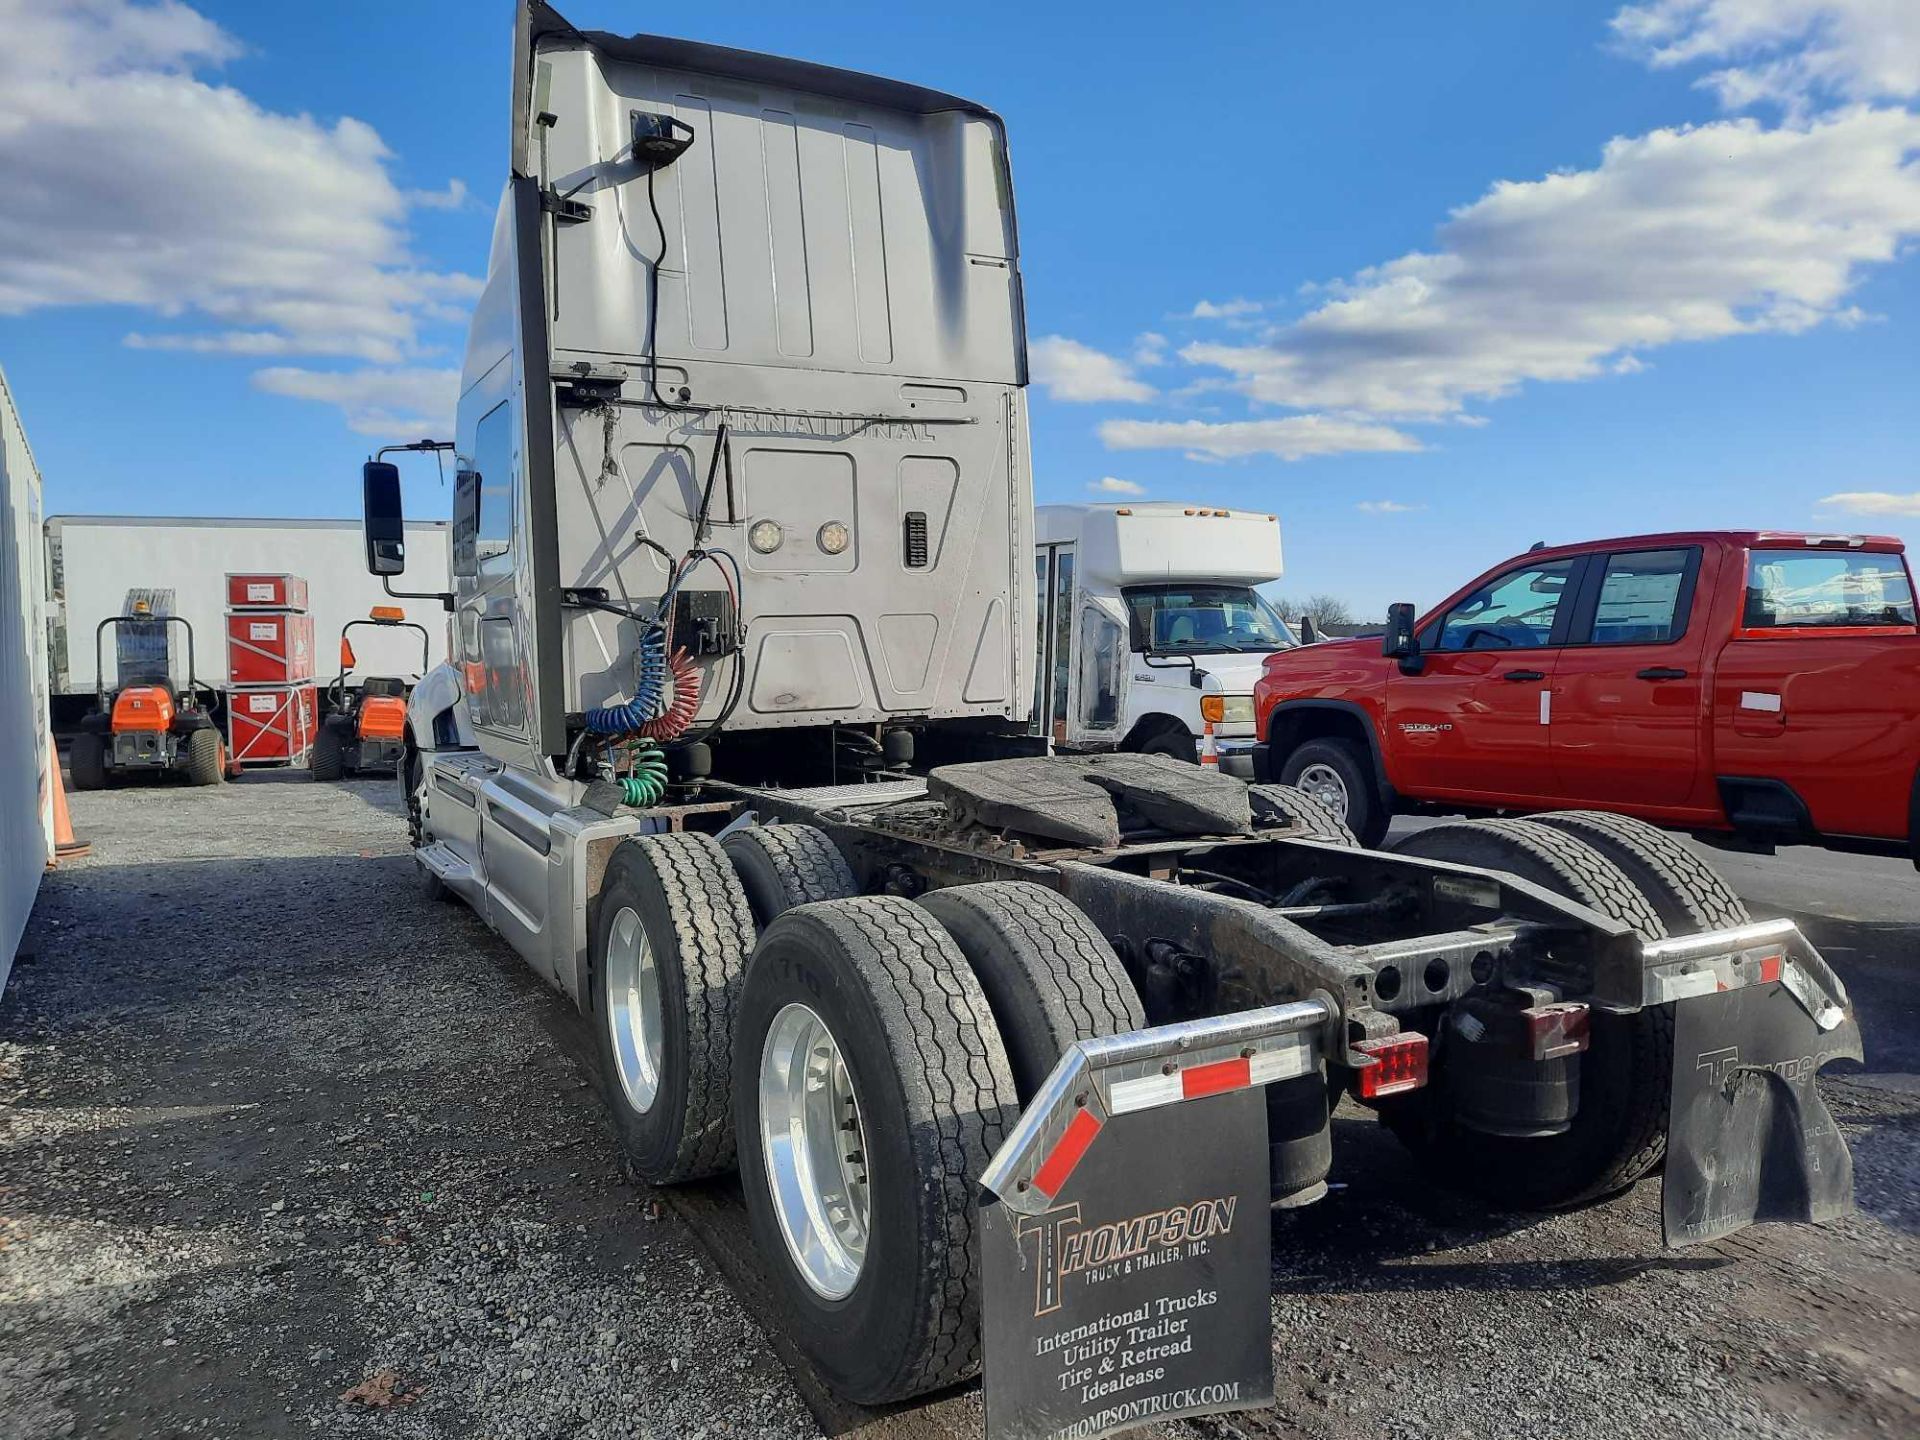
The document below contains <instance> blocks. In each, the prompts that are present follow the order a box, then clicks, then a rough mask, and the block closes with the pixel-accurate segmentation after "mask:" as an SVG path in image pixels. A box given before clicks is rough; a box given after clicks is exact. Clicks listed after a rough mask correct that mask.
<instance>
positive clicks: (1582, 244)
mask: <svg viewBox="0 0 1920 1440" xmlns="http://www.w3.org/2000/svg"><path fill="white" fill-rule="evenodd" d="M1917 152H1920V116H1916V115H1913V114H1910V113H1908V112H1906V111H1904V110H1893V109H1878V110H1875V109H1863V108H1856V109H1852V110H1848V111H1845V112H1842V113H1839V114H1836V115H1833V116H1831V117H1829V118H1827V119H1824V120H1822V121H1820V122H1818V123H1814V124H1811V125H1808V126H1804V127H1794V128H1779V129H1767V128H1764V127H1762V126H1760V125H1759V124H1757V123H1755V122H1753V121H1751V120H1729V121H1722V122H1718V123H1715V124H1710V125H1704V126H1700V127H1697V128H1687V129H1674V130H1656V131H1654V132H1652V133H1651V134H1648V135H1644V136H1640V137H1638V138H1636V139H1618V140H1614V141H1612V142H1611V143H1609V144H1608V145H1607V147H1606V149H1605V151H1604V154H1603V157H1602V160H1601V163H1600V165H1599V166H1598V167H1597V168H1595V169H1592V170H1581V171H1571V172H1566V173H1561V174H1556V175H1550V176H1548V177H1546V178H1545V179H1543V180H1536V181H1531V182H1524V183H1521V182H1506V183H1501V184H1498V185H1495V186H1494V187H1493V188H1492V189H1491V190H1489V191H1488V192H1487V194H1486V195H1484V196H1483V197H1482V198H1481V199H1479V200H1477V201H1475V202H1474V203H1473V204H1471V205H1468V206H1466V207H1464V208H1462V209H1460V210H1457V211H1455V212H1454V214H1453V216H1452V218H1451V219H1449V220H1448V221H1447V223H1446V224H1445V225H1444V226H1442V227H1441V230H1440V233H1439V240H1440V245H1439V248H1438V249H1437V250H1435V251H1433V252H1430V253H1426V252H1415V253H1413V254H1409V255H1404V256H1402V257H1401V258H1399V259H1398V260H1394V261H1391V262H1389V263H1387V264H1385V265H1380V266H1375V267H1373V268H1371V269H1368V270H1363V271H1361V272H1360V273H1359V274H1358V275H1357V276H1355V277H1354V278H1353V279H1352V280H1351V281H1349V282H1346V283H1344V284H1342V285H1340V286H1339V287H1337V289H1336V290H1335V291H1334V294H1335V297H1336V298H1333V299H1331V300H1329V301H1328V302H1326V303H1325V304H1323V305H1321V306H1320V307H1319V308H1318V309H1316V310H1314V311H1312V312H1311V313H1309V314H1308V315H1307V316H1305V317H1304V318H1303V319H1301V320H1299V321H1297V322H1294V323H1293V324H1290V325H1286V326H1284V327H1280V328H1278V329H1276V330H1274V331H1272V332H1271V333H1270V335H1269V336H1268V337H1267V338H1266V340H1265V341H1264V343H1259V344H1248V345H1222V344H1212V343H1202V344H1193V345H1189V346H1187V347H1186V348H1185V349H1183V350H1182V351H1181V352H1180V353H1181V355H1182V357H1183V358H1185V359H1187V360H1188V361H1190V362H1193V363H1195V364H1200V365H1208V366H1214V367H1217V368H1219V369H1222V370H1225V371H1227V372H1228V373H1229V374H1230V375H1231V376H1232V377H1233V382H1234V388H1236V389H1238V390H1240V391H1241V392H1242V393H1243V394H1245V395H1246V396H1247V397H1248V398H1250V399H1252V400H1254V401H1256V402H1258V403H1264V404H1271V405H1278V406H1284V407H1288V408H1292V409H1302V410H1334V411H1344V412H1350V413H1363V414H1368V415H1375V416H1383V417H1403V418H1417V419H1440V418H1445V417H1448V416H1451V415H1453V414H1455V413H1457V412H1458V411H1459V409H1460V407H1461V406H1462V405H1463V404H1464V403H1466V402H1467V401H1468V400H1470V399H1473V398H1477V397H1478V398H1485V397H1493V396H1500V395H1505V394H1509V393H1511V392H1512V391H1513V390H1514V389H1515V388H1517V387H1518V386H1519V385H1521V384H1522V383H1523V382H1525V381H1528V380H1580V379H1587V378H1590V377H1593V376H1596V375H1600V374H1602V373H1605V372H1606V371H1607V370H1609V369H1625V370H1631V369H1632V368H1633V366H1634V365H1635V364H1637V363H1638V359H1637V355H1638V352H1641V351H1644V350H1648V349H1652V348H1655V347H1657V346H1661V345H1668V344H1673V343H1676V342H1679V341H1686V340H1710V339H1715V338H1719V337H1722V336H1729V335H1738V334H1746V333H1754V332H1763V331H1781V332H1789V333H1791V332H1796V331H1801V330H1806V329H1808V328H1810V327H1812V326H1815V325H1818V324H1821V323H1822V322H1825V321H1829V320H1840V321H1846V320H1849V319H1855V318H1858V315H1859V312H1858V311H1856V310H1854V309H1852V308H1851V307H1848V306H1847V305H1846V304H1845V300H1846V296H1847V294H1848V293H1849V291H1850V290H1851V289H1852V287H1853V286H1854V285H1855V283H1856V282H1857V281H1858V279H1859V277H1860V272H1861V271H1862V270H1863V269H1864V267H1866V266H1868V265H1870V264H1874V263H1884V262H1886V261H1889V260H1892V259H1894V258H1895V257H1896V256H1897V255H1898V254H1899V253H1900V252H1901V251H1902V249H1903V248H1904V247H1906V246H1907V245H1910V244H1911V243H1912V242H1913V241H1914V240H1915V239H1916V238H1920V159H1916V153H1917Z"/></svg>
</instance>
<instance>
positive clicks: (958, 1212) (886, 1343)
mask: <svg viewBox="0 0 1920 1440" xmlns="http://www.w3.org/2000/svg"><path fill="white" fill-rule="evenodd" d="M735 1033H736V1039H735V1044H734V1065H733V1095H734V1114H735V1126H736V1129H737V1131H738V1133H739V1135H740V1137H741V1143H740V1178H741V1183H742V1185H743V1187H744V1189H745V1192H746V1204H747V1218H748V1221H749V1224H750V1226H751V1228H752V1231H753V1238H754V1244H755V1246H756V1247H757V1248H758V1249H759V1251H760V1255H761V1258H762V1259H763V1260H764V1261H765V1263H766V1268H767V1274H768V1278H769V1288H770V1289H771V1290H772V1292H773V1298H774V1302H775V1306H776V1308H777V1310H778V1311H779V1313H780V1318H781V1319H782V1321H783V1322H784V1323H785V1325H786V1327H787V1333H788V1334H789V1335H791V1336H792V1337H793V1338H794V1339H795V1341H797V1342H798V1343H799V1344H800V1345H801V1346H802V1347H803V1348H804V1349H805V1350H806V1352H807V1353H808V1355H810V1356H811V1357H812V1359H813V1362H814V1364H815V1365H816V1366H817V1367H818V1368H819V1370H820V1372H821V1373H822V1375H823V1376H824V1377H825V1378H826V1380H827V1382H828V1383H829V1384H830V1385H831V1386H832V1388H833V1390H834V1391H835V1393H837V1394H839V1395H842V1396H844V1397H846V1398H847V1399H849V1400H853V1401H856V1402H858V1403H860V1404H866V1405H873V1404H880V1403H884V1402H887V1401H892V1400H901V1399H905V1398H906V1397H908V1396H911V1395H918V1394H922V1393H924V1392H925V1391H928V1390H935V1389H939V1388H940V1387H942V1386H945V1385H952V1384H955V1383H957V1382H958V1381H961V1380H964V1379H966V1378H967V1377H969V1376H970V1375H972V1374H973V1373H974V1372H975V1371H976V1370H977V1369H978V1368H979V1364H980V1283H981V1277H980V1237H979V1233H978V1230H977V1228H976V1224H975V1217H974V1201H975V1185H976V1184H977V1181H978V1177H979V1175H980V1173H981V1171H982V1170H983V1169H985V1167H986V1164H987V1160H988V1159H989V1157H991V1156H992V1154H993V1152H994V1151H995V1149H996V1148H998V1146H999V1145H1000V1143H1001V1141H1002V1140H1003V1139H1004V1138H1005V1137H1006V1133H1007V1131H1008V1130H1009V1129H1010V1128H1011V1127H1012V1125H1013V1122H1014V1119H1015V1118H1016V1116H1017V1114H1018V1105H1017V1103H1016V1101H1015V1096H1014V1085H1013V1076H1012V1073H1011V1071H1010V1070H1009V1069H1008V1065H1007V1054H1006V1050H1005V1048H1004V1047H1003V1046H1002V1045H1001V1043H1000V1036H999V1032H998V1031H997V1029H996V1028H995V1026H994V1020H993V1012H992V1010H991V1009H990V1008H989V1006H988V1004H987V998H986V996H985V994H983V993H982V991H981V988H980V985H979V982H978V981H977V980H975V979H974V976H973V972H972V970H971V969H969V968H968V966H967V961H966V957H965V956H964V955H962V954H961V953H960V950H959V948H958V947H957V946H956V945H955V944H954V942H953V940H952V938H951V937H950V936H948V934H947V933H946V931H945V930H943V929H942V928H941V926H940V924H939V922H937V921H936V920H935V919H934V918H933V916H932V915H931V914H929V913H928V912H927V911H926V910H924V909H922V908H921V907H920V906H918V905H915V904H914V903H913V902H912V901H909V900H904V899H901V898H900V897H898V896H892V895H868V896H859V897H855V898H853V899H848V900H829V901H826V902H824V903H821V904H816V905H806V906H802V907H801V908H799V909H795V910H790V911H788V912H787V913H786V914H784V915H782V916H781V917H780V918H779V919H777V920H775V921H774V922H773V924H772V925H771V926H769V927H768V929H767V932H766V934H765V935H764V936H762V937H761V940H760V944H759V946H758V948H757V949H756V950H755V951H754V956H753V964H752V966H751V967H750V968H749V970H748V972H747V981H746V988H745V990H744V991H743V992H742V995H741V1000H740V1012H739V1024H738V1026H737V1028H736V1032H735ZM803 1061H804V1067H803V1064H802V1062H803ZM810 1082H812V1083H810ZM814 1096H824V1100H813V1099H810V1097H814ZM806 1117H813V1118H812V1119H811V1120H809V1119H808V1118H806ZM848 1126H851V1127H852V1129H851V1130H848V1129H847V1128H846V1127H848ZM775 1135H777V1136H779V1137H780V1139H781V1141H782V1143H781V1144H780V1145H779V1146H777V1147H776V1146H773V1145H771V1144H769V1143H768V1142H769V1140H770V1139H771V1138H772V1137H773V1136H775ZM848 1144H851V1145H852V1146H853V1147H854V1148H852V1149H844V1148H842V1147H843V1146H845V1145H848ZM770 1169H774V1170H777V1171H778V1173H779V1176H780V1182H781V1183H780V1188H779V1191H778V1194H776V1191H775V1189H774V1186H773V1185H772V1183H770V1181H769V1172H770ZM815 1177H820V1178H819V1179H818V1180H817V1181H816V1179H815ZM863 1195H864V1196H865V1197H866V1198H865V1202H864V1208H862V1205H861V1202H860V1201H859V1200H858V1199H857V1198H855V1197H859V1196H863ZM842 1202H844V1203H842ZM809 1207H811V1208H809ZM823 1217H824V1219H825V1226H824V1229H823V1228H822V1225H821V1223H820V1222H821V1220H822V1218H823ZM795 1234H797V1235H798V1237H799V1238H797V1239H796V1238H791V1237H792V1236H794V1235H795ZM823 1236H824V1237H825V1238H824V1239H822V1237H823ZM802 1254H805V1255H808V1256H809V1257H810V1258H809V1259H808V1260H807V1261H805V1262H803V1261H802V1260H801V1259H800V1258H798V1257H799V1256H801V1255H802ZM803 1265H804V1267H805V1268H803Z"/></svg>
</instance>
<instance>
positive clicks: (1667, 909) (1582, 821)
mask: <svg viewBox="0 0 1920 1440" xmlns="http://www.w3.org/2000/svg"><path fill="white" fill-rule="evenodd" d="M1526 823H1528V824H1530V825H1546V826H1551V827H1552V828H1553V829H1555V830H1560V831H1564V832H1565V833H1566V834H1568V835H1572V836H1575V837H1577V838H1578V839H1581V840H1583V841H1585V842H1586V843H1587V844H1589V845H1591V846H1592V847H1593V848H1594V849H1596V850H1598V851H1599V852H1600V853H1601V854H1602V855H1604V856H1606V857H1607V858H1608V859H1609V860H1611V861H1612V862H1613V863H1614V864H1615V865H1617V866H1619V867H1620V869H1621V871H1622V872H1623V873H1625V875H1626V877H1627V878H1628V879H1629V880H1631V881H1633V883H1634V884H1635V885H1636V886H1637V887H1638V888H1639V890H1640V893H1641V894H1642V895H1644V896H1646V897H1647V900H1648V901H1649V902H1650V903H1651V904H1652V906H1653V908H1654V909H1655V910H1657V911H1658V912H1659V914H1660V920H1661V922H1662V923H1663V924H1664V925H1665V926H1666V927H1667V933H1668V934H1669V935H1694V934H1698V933H1699V932H1700V931H1702V930H1724V929H1726V928H1728V927H1729V926H1734V925H1745V924H1747V923H1748V922H1750V921H1751V920H1752V919H1753V917H1752V916H1751V915H1750V914H1748V913H1747V907H1746V905H1745V903H1744V902H1742V900H1741V899H1740V897H1739V896H1738V895H1736V894H1734V892H1733V887H1732V886H1731V885H1729V884H1727V882H1726V881H1725V880H1724V879H1722V878H1721V875H1720V872H1719V871H1718V870H1715V869H1714V868H1713V867H1712V866H1711V865H1709V864H1708V863H1707V862H1706V861H1705V860H1702V859H1701V858H1700V857H1699V856H1698V855H1696V854H1694V853H1693V851H1691V850H1689V849H1688V848H1687V846H1686V844H1685V842H1683V841H1682V840H1680V839H1679V838H1678V837H1677V836H1674V835H1671V834H1669V833H1667V832H1666V831H1665V830H1662V829H1660V828H1659V827H1658V826H1656V825H1649V824H1648V823H1647V822H1646V821H1644V820H1636V819H1634V818H1633V817H1632V816H1631V815H1611V814H1608V813H1607V812H1605V811H1602V810H1557V811H1554V812H1552V813H1551V814H1547V815H1533V816H1529V817H1528V819H1527V822H1526Z"/></svg>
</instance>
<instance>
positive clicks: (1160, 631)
mask: <svg viewBox="0 0 1920 1440" xmlns="http://www.w3.org/2000/svg"><path fill="white" fill-rule="evenodd" d="M1121 594H1122V595H1124V596H1125V597H1126V601H1127V616H1128V620H1129V623H1130V625H1131V627H1132V631H1133V636H1132V642H1131V643H1132V646H1133V648H1134V649H1135V650H1138V651H1147V650H1174V651H1180V652H1183V653H1189V654H1199V653H1208V652H1211V653H1219V652H1222V651H1227V652H1234V653H1238V652H1247V653H1257V654H1261V655H1264V654H1267V653H1268V652H1269V651H1273V650H1287V649H1291V648H1292V647H1293V646H1295V645H1297V644H1299V643H1300V642H1299V641H1297V640H1295V639H1294V638H1293V632H1292V631H1291V630H1289V629H1288V628H1287V622H1286V621H1284V620H1282V619H1281V618H1280V614H1279V612H1278V611H1276V610H1275V609H1274V608H1273V606H1271V605H1269V604H1268V603H1267V602H1266V601H1265V600H1264V599H1262V598H1261V597H1260V596H1259V595H1258V594H1257V593H1256V592H1255V591H1254V590H1253V589H1252V588H1250V587H1249V586H1246V585H1130V586H1128V587H1127V588H1126V589H1125V590H1123V591H1121Z"/></svg>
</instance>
